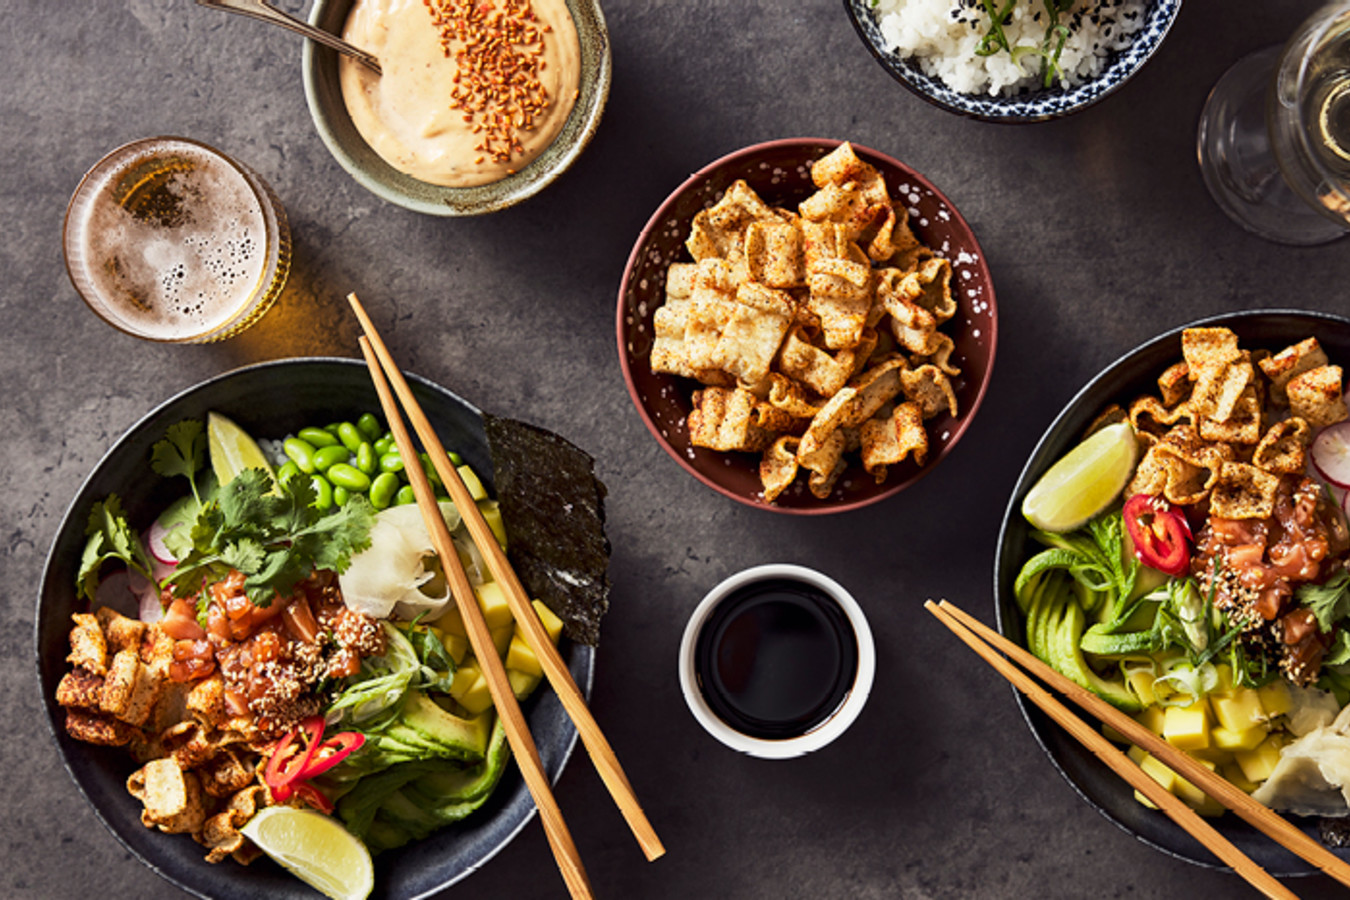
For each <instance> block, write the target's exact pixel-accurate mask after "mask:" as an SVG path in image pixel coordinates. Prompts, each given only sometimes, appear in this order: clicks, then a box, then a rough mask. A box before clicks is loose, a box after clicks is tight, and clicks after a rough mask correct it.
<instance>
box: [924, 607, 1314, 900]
mask: <svg viewBox="0 0 1350 900" xmlns="http://www.w3.org/2000/svg"><path fill="white" fill-rule="evenodd" d="M924 607H925V608H926V609H927V610H928V611H929V612H931V613H932V614H933V615H934V616H936V617H937V618H938V620H939V621H941V622H942V624H944V625H946V626H947V627H948V628H950V629H951V630H952V632H953V633H954V634H955V635H956V636H957V637H959V638H960V639H961V640H962V641H964V642H965V643H966V644H967V645H968V646H969V647H970V648H971V649H972V650H974V651H975V652H976V653H977V654H979V655H980V657H981V658H982V659H984V661H985V662H987V663H989V664H990V665H991V666H993V667H994V668H995V669H996V670H998V673H999V674H1000V675H1002V676H1003V677H1004V678H1006V679H1008V681H1010V682H1012V684H1013V686H1014V687H1016V688H1017V689H1018V690H1019V691H1021V692H1022V693H1023V694H1025V695H1026V696H1027V699H1029V700H1030V701H1031V702H1032V703H1035V704H1036V705H1037V706H1039V707H1040V708H1041V709H1043V710H1044V711H1045V712H1046V714H1047V715H1049V716H1050V718H1052V719H1054V720H1055V721H1056V722H1058V723H1059V724H1060V725H1061V726H1063V727H1064V729H1065V730H1066V731H1068V732H1069V734H1071V735H1073V736H1074V737H1075V738H1077V739H1078V742H1079V743H1081V744H1083V745H1084V746H1085V747H1087V748H1088V749H1089V750H1091V751H1092V753H1093V755H1095V756H1096V757H1097V758H1098V759H1100V760H1101V761H1102V762H1104V763H1106V765H1107V766H1109V767H1110V768H1111V770H1112V771H1113V772H1115V773H1116V774H1117V775H1119V776H1121V777H1122V778H1124V779H1125V780H1126V781H1127V782H1129V783H1130V786H1131V787H1133V788H1134V789H1135V790H1137V791H1139V792H1140V793H1141V794H1143V795H1144V796H1145V797H1147V798H1148V799H1149V800H1150V801H1152V802H1153V804H1154V805H1155V806H1157V807H1158V808H1159V809H1161V810H1162V811H1163V812H1165V813H1166V814H1167V815H1168V816H1170V817H1171V818H1172V820H1173V821H1174V822H1176V823H1177V824H1178V825H1180V826H1181V827H1182V828H1184V829H1185V830H1186V831H1187V832H1189V833H1190V834H1191V836H1192V837H1194V838H1196V840H1198V841H1200V843H1202V844H1204V845H1205V847H1207V848H1209V850H1210V851H1211V852H1212V853H1213V854H1214V855H1215V856H1217V857H1218V858H1219V859H1221V860H1223V861H1224V862H1226V863H1228V865H1230V866H1232V867H1233V870H1234V871H1235V872H1237V873H1238V874H1239V875H1241V876H1242V877H1243V878H1245V879H1246V880H1247V881H1248V882H1249V883H1250V884H1251V885H1252V886H1253V887H1255V888H1256V889H1257V890H1259V891H1260V892H1261V893H1263V894H1265V895H1266V896H1267V897H1272V898H1283V900H1290V898H1293V900H1297V895H1296V894H1294V893H1293V892H1292V891H1290V890H1289V889H1288V888H1286V887H1285V886H1284V885H1282V884H1280V883H1279V882H1278V881H1276V880H1275V879H1274V877H1272V876H1271V874H1270V873H1269V872H1267V871H1266V870H1265V869H1263V868H1261V867H1260V866H1259V865H1257V864H1256V863H1255V862H1253V861H1252V860H1251V858H1250V857H1248V856H1247V855H1246V854H1245V853H1243V852H1242V851H1241V850H1239V849H1238V848H1237V847H1235V846H1233V844H1232V843H1230V842H1229V841H1228V839H1227V838H1225V837H1224V836H1223V835H1221V834H1219V832H1217V831H1216V830H1215V829H1214V827H1213V826H1212V825H1210V824H1209V823H1208V822H1206V821H1205V820H1204V819H1203V818H1201V817H1200V815H1199V814H1198V813H1197V812H1195V810H1193V809H1191V808H1190V807H1189V806H1187V805H1186V804H1185V803H1184V802H1182V801H1181V800H1180V799H1179V798H1178V797H1176V796H1175V795H1174V794H1172V792H1171V791H1169V790H1167V789H1166V788H1164V787H1163V786H1162V785H1160V784H1158V782H1156V781H1154V780H1153V779H1152V778H1150V777H1149V776H1148V775H1147V774H1146V773H1145V772H1144V770H1143V769H1141V768H1139V767H1138V766H1137V765H1135V764H1134V762H1133V761H1131V760H1130V758H1129V757H1128V756H1126V755H1125V754H1124V753H1122V752H1120V750H1119V749H1117V748H1116V747H1115V745H1113V744H1112V743H1111V742H1110V741H1108V740H1107V739H1106V738H1104V737H1102V735H1101V734H1100V733H1098V731H1097V729H1095V728H1093V727H1092V726H1091V725H1089V724H1088V723H1086V722H1084V721H1083V720H1082V719H1080V718H1078V716H1076V715H1074V714H1073V713H1072V712H1071V711H1070V710H1069V708H1068V707H1066V706H1065V705H1064V704H1062V703H1060V702H1059V701H1058V700H1056V699H1055V698H1054V697H1052V696H1051V695H1050V693H1049V692H1048V691H1046V690H1045V688H1043V687H1041V686H1040V685H1039V684H1037V683H1036V682H1035V681H1033V680H1032V679H1031V677H1030V676H1028V675H1027V674H1026V673H1025V672H1023V671H1021V670H1020V669H1018V668H1016V667H1014V666H1013V664H1012V663H1010V662H1008V661H1007V660H1006V659H1004V658H1003V657H1002V656H999V655H998V653H997V652H995V651H994V650H993V649H992V648H991V647H990V646H989V645H988V644H986V643H984V642H983V641H982V640H980V638H979V637H978V636H976V634H975V633H974V632H973V631H971V630H970V629H969V628H967V627H966V626H965V625H963V624H962V623H961V621H960V620H958V619H957V618H956V617H955V616H954V615H953V614H952V613H951V612H950V611H949V610H947V609H945V608H944V607H940V606H938V605H936V604H934V603H933V601H931V600H929V601H928V602H927V603H925V604H924Z"/></svg>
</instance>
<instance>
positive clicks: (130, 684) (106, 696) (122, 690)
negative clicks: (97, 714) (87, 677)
mask: <svg viewBox="0 0 1350 900" xmlns="http://www.w3.org/2000/svg"><path fill="white" fill-rule="evenodd" d="M159 687H160V681H159V679H158V678H156V677H155V675H154V673H153V672H152V671H151V670H150V669H149V667H147V666H145V665H142V663H141V657H140V654H139V653H138V652H137V651H136V650H120V651H118V652H117V653H116V654H114V656H113V659H112V665H110V666H109V667H108V676H107V678H105V679H104V681H103V694H102V696H101V697H100V698H99V708H100V709H102V710H103V711H104V712H106V713H108V714H109V715H112V716H114V717H116V718H118V719H121V720H122V721H123V722H126V723H128V724H130V725H144V724H145V721H146V719H148V718H150V710H151V709H152V708H153V707H154V705H155V700H156V699H157V698H158V697H159Z"/></svg>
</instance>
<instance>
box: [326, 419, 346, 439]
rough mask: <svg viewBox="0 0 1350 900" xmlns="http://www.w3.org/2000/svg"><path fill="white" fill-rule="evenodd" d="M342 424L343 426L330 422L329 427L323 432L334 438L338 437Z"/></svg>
mask: <svg viewBox="0 0 1350 900" xmlns="http://www.w3.org/2000/svg"><path fill="white" fill-rule="evenodd" d="M341 424H342V423H341V422H329V423H328V424H327V425H325V426H323V430H324V431H326V432H328V433H329V434H331V435H333V436H334V437H337V430H338V426H339V425H341Z"/></svg>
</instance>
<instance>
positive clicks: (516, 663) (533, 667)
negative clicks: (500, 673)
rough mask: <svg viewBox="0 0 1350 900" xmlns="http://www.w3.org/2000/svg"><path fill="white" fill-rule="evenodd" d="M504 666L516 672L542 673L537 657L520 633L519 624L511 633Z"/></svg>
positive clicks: (539, 674) (527, 673)
mask: <svg viewBox="0 0 1350 900" xmlns="http://www.w3.org/2000/svg"><path fill="white" fill-rule="evenodd" d="M506 668H507V669H514V670H515V671H517V672H523V673H525V674H526V675H538V676H540V677H542V676H543V674H544V667H543V666H542V665H540V664H539V657H537V656H535V655H534V651H533V650H531V649H530V645H529V644H528V643H526V642H525V637H524V635H522V634H521V633H520V626H519V625H517V626H516V632H515V634H513V635H511V644H510V646H509V647H507V649H506Z"/></svg>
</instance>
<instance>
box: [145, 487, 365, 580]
mask: <svg viewBox="0 0 1350 900" xmlns="http://www.w3.org/2000/svg"><path fill="white" fill-rule="evenodd" d="M315 496H316V495H315V493H314V487H313V484H312V483H311V482H310V481H309V480H308V479H304V478H291V479H287V480H284V481H282V482H281V483H280V484H276V483H274V482H273V481H272V478H271V476H269V475H268V474H267V472H266V471H265V470H263V469H247V470H245V471H244V472H241V473H240V474H239V475H238V476H236V477H235V478H234V479H233V480H231V481H230V483H229V484H227V485H224V486H223V487H221V488H220V490H219V493H218V495H217V497H216V499H215V500H213V501H210V502H208V503H206V504H205V505H204V506H203V507H202V509H201V512H200V513H198V515H197V520H196V522H195V523H194V524H193V526H192V531H191V538H192V549H191V550H190V551H189V552H188V553H187V555H186V556H185V557H183V558H182V559H180V560H179V563H178V568H177V569H176V570H175V571H174V573H173V575H171V576H170V577H169V578H168V579H166V580H165V584H166V585H167V586H171V587H172V588H173V592H174V596H176V597H188V596H191V595H193V594H195V593H197V592H198V591H200V590H202V589H203V587H204V586H207V585H210V584H211V583H213V582H215V581H219V580H220V579H222V578H224V577H225V576H226V575H228V574H229V572H230V570H231V569H237V570H238V571H240V572H242V573H243V574H244V591H245V593H246V594H247V595H248V598H249V599H250V600H251V601H252V602H253V603H255V604H256V605H258V606H269V605H270V604H271V602H272V598H273V597H275V596H282V597H285V596H288V595H289V594H290V593H291V591H292V590H293V589H294V588H295V585H296V584H297V583H299V582H300V581H302V580H304V579H305V578H307V577H309V575H310V574H311V573H312V572H313V571H314V570H315V569H331V570H333V571H335V572H339V573H341V572H344V571H346V569H347V565H348V564H349V563H350V562H351V557H352V554H354V553H357V552H359V551H361V550H364V549H365V548H366V547H368V546H370V529H371V526H372V525H373V524H374V521H375V510H374V508H373V507H372V506H371V505H370V503H369V501H367V500H366V498H365V497H363V496H361V495H359V494H358V495H354V496H353V497H352V498H351V500H350V501H348V502H347V503H346V504H345V505H344V506H341V507H338V508H336V509H334V510H332V511H329V512H328V513H327V514H324V513H321V512H320V511H319V510H317V509H315V508H314V506H313V504H314V500H315Z"/></svg>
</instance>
